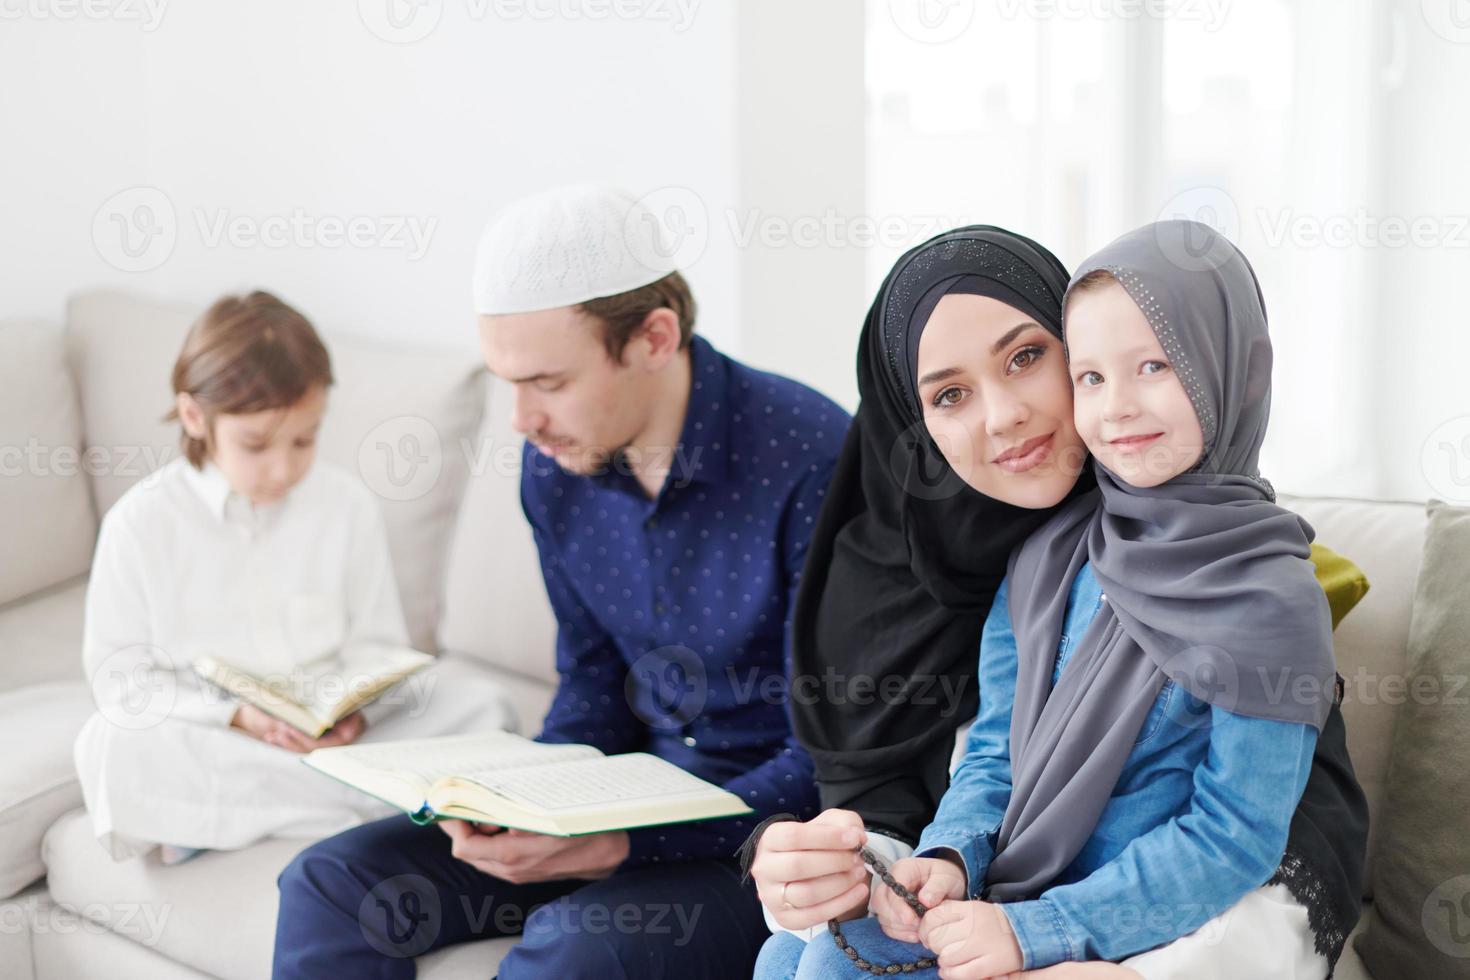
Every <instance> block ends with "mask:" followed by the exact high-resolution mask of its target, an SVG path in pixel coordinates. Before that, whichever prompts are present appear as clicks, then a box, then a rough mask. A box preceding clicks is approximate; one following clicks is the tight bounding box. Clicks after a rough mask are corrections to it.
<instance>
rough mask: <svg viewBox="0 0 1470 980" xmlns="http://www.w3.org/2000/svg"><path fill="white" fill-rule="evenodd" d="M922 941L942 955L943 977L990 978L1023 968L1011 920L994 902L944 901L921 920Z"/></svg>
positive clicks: (960, 979) (953, 979)
mask: <svg viewBox="0 0 1470 980" xmlns="http://www.w3.org/2000/svg"><path fill="white" fill-rule="evenodd" d="M919 942H921V943H923V944H924V946H925V947H926V948H927V949H931V950H933V951H934V954H935V956H936V957H938V960H939V976H940V977H941V978H943V980H988V978H991V977H1004V976H1006V975H1008V974H1012V973H1015V972H1017V971H1019V970H1020V969H1021V964H1022V957H1021V945H1020V943H1018V942H1016V934H1015V933H1014V932H1012V931H1011V920H1010V919H1007V918H1006V915H1005V913H1004V912H1002V911H1001V909H1000V906H999V905H995V904H993V903H991V902H980V901H971V902H960V901H954V900H950V901H946V902H941V903H940V904H939V905H937V906H935V907H934V908H932V909H930V910H929V911H928V912H927V913H925V915H924V918H923V919H921V920H920V921H919Z"/></svg>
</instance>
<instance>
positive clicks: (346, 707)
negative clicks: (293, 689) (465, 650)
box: [301, 647, 434, 722]
mask: <svg viewBox="0 0 1470 980" xmlns="http://www.w3.org/2000/svg"><path fill="white" fill-rule="evenodd" d="M433 662H434V658H433V657H432V656H431V655H429V654H427V653H422V652H420V651H418V650H411V649H408V648H407V647H404V648H395V647H375V648H373V649H371V650H368V651H361V650H359V651H356V652H355V654H354V655H352V656H342V655H333V656H331V657H327V658H324V659H322V660H320V661H317V662H314V663H311V664H308V665H307V666H306V667H304V668H302V678H301V681H302V684H303V687H304V690H303V691H302V692H301V693H302V694H303V695H304V698H303V700H302V702H301V703H302V706H303V707H305V708H306V709H307V710H308V711H310V712H311V713H312V714H313V715H315V716H316V717H317V718H320V719H322V720H323V721H332V722H335V721H338V720H339V719H341V718H342V717H344V716H345V715H348V714H351V713H352V711H354V710H356V709H357V708H360V707H362V706H363V705H364V704H367V703H369V702H371V701H373V700H375V699H376V698H377V697H379V696H380V695H382V694H383V693H384V692H386V691H387V690H388V689H389V688H391V687H393V686H394V685H396V684H397V683H398V682H399V681H401V680H403V678H405V677H407V676H408V675H409V674H412V673H414V672H415V671H418V670H422V669H423V668H425V667H427V666H428V665H429V664H431V663H433Z"/></svg>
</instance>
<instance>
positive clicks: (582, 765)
mask: <svg viewBox="0 0 1470 980" xmlns="http://www.w3.org/2000/svg"><path fill="white" fill-rule="evenodd" d="M302 761H304V762H305V763H306V764H307V765H308V766H311V767H312V768H313V769H317V770H320V771H321V772H324V773H326V774H327V775H328V776H331V777H333V778H335V779H338V780H341V781H342V782H344V783H346V784H347V785H348V786H352V787H354V788H355V789H360V790H362V791H363V792H364V793H368V794H370V795H372V796H376V797H377V798H378V799H380V800H382V801H383V802H385V803H389V804H391V805H393V806H396V807H398V808H399V809H401V810H403V812H405V813H407V814H408V815H409V816H410V817H412V818H413V819H414V821H415V822H417V823H420V824H428V823H432V822H434V821H435V820H470V821H473V822H475V823H489V824H495V825H497V826H500V827H514V828H516V829H518V830H530V831H535V832H536V833H540V834H551V835H554V836H558V837H574V836H577V835H579V834H597V833H602V832H603V831H608V830H628V829H630V828H633V827H647V826H651V825H653V824H666V823H685V822H688V821H693V820H710V819H713V818H716V817H738V816H741V815H742V814H746V813H750V812H752V811H751V809H750V807H748V806H746V805H745V804H744V803H742V802H740V798H739V797H738V796H736V795H735V794H733V793H728V792H726V791H725V790H723V789H720V787H718V786H716V785H714V784H713V783H708V782H705V781H704V780H703V779H700V778H699V777H698V776H695V775H692V774H690V773H688V772H685V771H684V770H683V769H680V768H679V767H678V766H676V765H674V764H673V763H671V762H666V761H664V760H663V759H660V758H659V757H658V756H654V755H647V754H645V753H642V752H630V753H628V754H626V755H611V756H608V755H603V754H602V753H601V752H599V751H598V750H597V749H595V748H593V747H592V746H590V745H547V744H543V743H541V742H534V741H532V740H530V739H528V738H523V737H522V736H520V735H513V734H511V733H510V732H486V733H484V734H479V735H451V736H446V737H443V738H423V739H413V740H409V741H403V742H383V743H381V744H378V745H373V744H371V743H368V744H365V745H343V746H338V747H335V748H330V749H317V750H316V751H315V752H309V753H307V754H306V755H305V756H303V757H302Z"/></svg>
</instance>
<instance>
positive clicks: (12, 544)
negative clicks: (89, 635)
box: [0, 320, 97, 606]
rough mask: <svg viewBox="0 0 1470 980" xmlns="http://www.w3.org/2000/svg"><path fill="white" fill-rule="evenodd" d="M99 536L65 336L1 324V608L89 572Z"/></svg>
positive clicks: (23, 324) (40, 327)
mask: <svg viewBox="0 0 1470 980" xmlns="http://www.w3.org/2000/svg"><path fill="white" fill-rule="evenodd" d="M96 534H97V518H96V515H95V513H94V512H93V509H92V497H91V493H90V491H89V488H88V484H87V477H86V474H85V460H84V458H83V455H82V419H81V412H80V409H79V407H78V404H77V391H76V386H75V385H74V384H73V382H72V376H71V373H70V372H69V371H68V370H67V365H66V348H65V345H64V342H63V335H62V332H61V329H60V328H59V327H56V326H51V325H46V324H42V323H36V322H31V321H19V320H12V321H6V322H5V323H0V606H3V605H5V604H6V603H9V602H14V601H16V600H19V599H23V598H25V597H26V596H29V595H32V594H34V593H36V592H39V591H41V590H43V589H47V588H50V587H51V586H54V585H57V584H58V583H61V582H64V581H66V580H67V579H72V578H76V577H77V576H78V575H81V574H83V573H84V572H86V570H87V568H88V566H89V565H91V563H92V543H93V540H94V539H95V537H96Z"/></svg>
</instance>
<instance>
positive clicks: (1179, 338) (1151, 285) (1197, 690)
mask: <svg viewBox="0 0 1470 980" xmlns="http://www.w3.org/2000/svg"><path fill="white" fill-rule="evenodd" d="M1099 269H1105V270H1107V271H1108V272H1110V273H1112V274H1113V276H1114V277H1115V278H1116V279H1117V280H1118V281H1119V282H1120V283H1121V284H1122V285H1123V288H1124V289H1125V290H1127V292H1128V294H1129V296H1131V297H1132V298H1133V301H1134V302H1135V303H1137V304H1138V307H1139V309H1140V310H1142V311H1143V312H1144V314H1145V315H1146V316H1147V318H1148V320H1149V323H1150V324H1152V326H1153V328H1154V332H1155V334H1156V335H1157V336H1158V339H1159V343H1160V345H1161V346H1162V347H1163V348H1164V351H1165V353H1166V354H1167V355H1168V357H1169V360H1170V363H1171V364H1172V365H1173V366H1174V370H1175V373H1176V374H1177V376H1178V377H1179V379H1180V381H1181V382H1182V383H1183V384H1184V387H1185V391H1186V392H1187V393H1188V395H1189V398H1190V401H1191V403H1192V404H1193V405H1194V409H1195V413H1196V414H1197V415H1198V417H1199V421H1200V428H1201V429H1202V431H1203V433H1204V437H1205V442H1204V446H1205V448H1204V453H1203V456H1202V458H1201V460H1200V462H1199V463H1198V464H1196V466H1195V467H1194V468H1193V469H1192V470H1190V471H1189V472H1187V473H1184V474H1181V475H1180V476H1177V477H1175V478H1174V479H1172V480H1169V481H1168V482H1166V483H1163V484H1161V485H1160V486H1157V487H1153V488H1151V489H1138V488H1135V487H1132V486H1129V485H1128V484H1125V483H1123V482H1122V481H1121V480H1119V479H1118V478H1117V477H1115V476H1114V475H1113V474H1112V473H1111V472H1109V471H1108V470H1107V469H1106V468H1104V467H1103V466H1101V465H1099V464H1097V463H1096V462H1095V461H1094V464H1093V465H1094V469H1095V470H1096V473H1097V482H1098V487H1097V490H1095V491H1093V492H1091V493H1088V494H1085V495H1083V496H1081V497H1078V498H1077V499H1076V500H1074V501H1072V502H1071V503H1069V504H1068V505H1066V506H1065V507H1063V508H1062V509H1061V510H1060V511H1058V512H1057V514H1056V515H1055V516H1054V517H1053V518H1052V519H1051V520H1050V521H1048V522H1047V523H1046V524H1044V525H1043V526H1042V527H1041V528H1039V529H1038V530H1037V531H1036V532H1035V533H1034V534H1033V535H1032V536H1031V537H1030V538H1028V539H1027V541H1026V542H1025V544H1023V545H1022V546H1021V547H1020V548H1019V549H1017V550H1016V552H1015V553H1014V554H1013V555H1012V556H1011V560H1010V565H1009V571H1008V574H1009V585H1008V590H1009V606H1008V608H1009V611H1010V616H1011V623H1012V626H1013V628H1014V630H1015V635H1016V643H1017V646H1018V649H1019V656H1020V662H1019V669H1018V674H1017V679H1016V697H1015V703H1014V708H1013V714H1012V717H1011V763H1012V795H1011V800H1010V803H1009V805H1008V806H1007V808H1006V813H1005V817H1004V819H1003V821H1002V823H1001V828H1000V833H999V836H998V840H997V843H996V857H995V859H994V861H993V862H992V863H991V865H990V870H989V874H988V875H987V882H988V889H987V895H988V897H990V898H992V899H994V900H998V901H1008V900H1015V899H1021V898H1033V897H1035V896H1037V895H1039V894H1040V893H1041V892H1042V891H1044V890H1045V889H1046V888H1047V887H1048V886H1050V885H1051V883H1052V882H1053V881H1055V879H1056V878H1057V877H1058V876H1059V875H1060V874H1061V873H1062V872H1063V871H1064V870H1065V869H1066V868H1067V866H1068V865H1069V864H1070V863H1071V862H1072V860H1073V859H1074V858H1075V857H1076V856H1077V854H1078V852H1079V851H1081V849H1082V846H1083V844H1085V843H1086V842H1087V840H1088V838H1089V837H1090V836H1091V835H1092V832H1093V829H1094V828H1095V827H1096V825H1097V820H1098V818H1099V817H1100V816H1101V814H1102V811H1103V808H1104V807H1105V806H1106V804H1107V802H1108V800H1109V798H1110V797H1111V796H1112V793H1113V790H1114V788H1115V787H1116V785H1117V781H1118V777H1119V775H1120V774H1121V773H1122V770H1123V765H1124V763H1125V762H1126V761H1127V758H1128V756H1129V754H1130V753H1131V752H1132V750H1133V746H1134V743H1135V742H1136V740H1137V737H1138V732H1139V729H1140V728H1141V727H1142V724H1143V721H1144V719H1145V718H1146V717H1147V716H1148V712H1149V709H1150V707H1151V706H1152V705H1153V704H1154V702H1155V701H1156V699H1157V698H1158V695H1159V692H1160V691H1161V690H1162V688H1163V685H1164V684H1165V682H1166V681H1173V682H1174V683H1175V684H1178V685H1179V686H1180V687H1183V688H1184V689H1185V690H1187V691H1188V692H1189V693H1191V694H1193V695H1194V696H1195V697H1197V698H1199V699H1201V700H1203V701H1205V702H1208V703H1209V704H1211V705H1215V706H1218V707H1221V708H1224V709H1227V710H1229V711H1232V712H1234V713H1237V714H1242V715H1249V716H1251V717H1255V718H1267V719H1275V720H1278V721H1289V722H1300V723H1305V724H1310V725H1313V726H1315V727H1316V728H1317V729H1318V730H1319V731H1320V730H1321V727H1322V724H1323V722H1324V721H1325V719H1326V717H1327V712H1328V710H1329V708H1330V707H1331V703H1332V693H1333V685H1334V681H1335V677H1336V669H1335V661H1334V659H1333V653H1332V625H1331V619H1330V615H1329V612H1328V606H1327V600H1326V597H1325V596H1324V594H1323V592H1322V589H1321V588H1320V587H1319V586H1318V585H1317V581H1316V578H1315V576H1314V573H1313V568H1312V564H1311V561H1310V558H1309V555H1310V544H1311V540H1312V537H1313V533H1312V529H1311V527H1310V526H1309V525H1308V524H1307V523H1306V522H1305V521H1303V520H1302V519H1301V518H1299V517H1297V516H1296V515H1295V514H1292V513H1290V512H1289V511H1286V510H1284V509H1282V508H1280V507H1278V506H1276V503H1275V494H1274V492H1273V491H1272V489H1271V485H1270V484H1269V483H1267V482H1266V481H1265V480H1263V479H1262V478H1261V476H1260V474H1259V473H1258V472H1257V464H1256V460H1257V456H1258V454H1259V452H1260V448H1261V440H1262V438H1263V437H1264V435H1265V431H1266V419H1267V416H1268V414H1269V409H1270V400H1271V344H1270V340H1269V339H1268V338H1267V335H1266V313H1265V307H1264V305H1263V303H1262V300H1261V294H1260V289H1259V287H1258V286H1257V283H1256V278H1255V274H1254V272H1253V271H1252V270H1251V267H1250V265H1249V263H1247V262H1246V260H1245V256H1244V255H1242V254H1241V253H1240V252H1239V251H1238V250H1236V248H1235V247H1234V246H1233V245H1231V244H1230V243H1229V242H1228V241H1227V240H1225V239H1224V238H1223V237H1221V236H1220V235H1218V234H1217V233H1216V232H1214V231H1213V230H1212V229H1210V228H1208V227H1207V226H1205V225H1201V224H1198V223H1196V222H1187V221H1167V222H1160V223H1157V224H1152V225H1147V226H1145V227H1143V228H1140V229H1138V230H1136V231H1133V232H1130V233H1128V234H1126V235H1124V236H1123V237H1122V238H1119V239H1118V240H1117V241H1115V242H1113V243H1112V244H1111V245H1109V246H1107V247H1106V248H1104V249H1103V250H1102V251H1100V252H1098V253H1097V254H1096V255H1094V256H1092V257H1091V258H1090V259H1088V260H1087V261H1085V262H1083V263H1082V265H1081V266H1079V267H1078V268H1077V270H1076V271H1075V272H1074V274H1073V276H1072V282H1071V284H1070V285H1069V286H1068V295H1069V296H1070V295H1071V291H1072V289H1073V288H1075V286H1076V284H1077V282H1078V281H1079V280H1081V279H1082V278H1083V277H1084V276H1086V275H1087V274H1089V273H1091V272H1093V271H1095V270H1099ZM1086 562H1091V563H1092V571H1093V574H1094V575H1095V576H1096V578H1097V580H1098V583H1099V585H1100V586H1101V587H1102V590H1103V594H1104V595H1105V596H1106V603H1105V605H1104V606H1103V608H1102V609H1101V610H1100V611H1099V612H1098V614H1097V616H1096V617H1094V619H1093V621H1092V623H1091V625H1090V626H1089V627H1088V628H1087V630H1086V631H1085V632H1084V633H1083V635H1082V636H1081V637H1080V638H1079V639H1078V641H1077V645H1076V648H1075V650H1076V652H1075V653H1074V654H1073V655H1072V658H1071V659H1070V660H1069V661H1068V663H1067V665H1066V667H1065V668H1063V670H1062V672H1061V675H1060V676H1059V677H1058V678H1057V683H1056V685H1055V687H1053V685H1052V674H1053V671H1054V668H1055V664H1056V654H1057V645H1058V643H1059V641H1060V638H1061V631H1062V625H1063V621H1064V618H1065V615H1066V607H1067V598H1068V593H1069V591H1070V590H1069V589H1068V585H1069V583H1071V581H1072V579H1073V578H1074V577H1075V576H1076V574H1077V572H1078V570H1079V569H1080V568H1081V567H1082V565H1083V564H1084V563H1086ZM981 697H984V692H981ZM1199 724H1202V725H1207V724H1209V716H1208V715H1205V716H1203V717H1202V718H1201V719H1200V720H1199Z"/></svg>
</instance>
